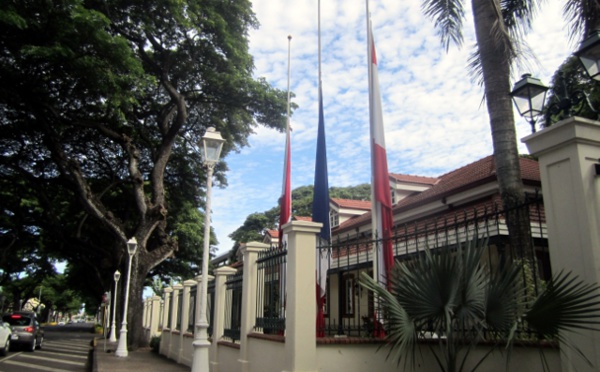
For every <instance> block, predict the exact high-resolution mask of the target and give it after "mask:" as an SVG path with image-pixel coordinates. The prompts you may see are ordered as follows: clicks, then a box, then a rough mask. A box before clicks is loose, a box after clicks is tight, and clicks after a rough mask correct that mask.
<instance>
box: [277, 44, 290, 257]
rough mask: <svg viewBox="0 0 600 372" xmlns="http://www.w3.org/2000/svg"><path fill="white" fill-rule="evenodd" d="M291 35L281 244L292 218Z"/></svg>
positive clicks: (280, 230)
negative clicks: (286, 226)
mask: <svg viewBox="0 0 600 372" xmlns="http://www.w3.org/2000/svg"><path fill="white" fill-rule="evenodd" d="M291 40H292V37H291V36H288V87H287V88H288V93H287V121H286V125H285V155H284V159H283V185H282V189H281V197H280V198H279V207H280V212H279V244H280V245H283V243H285V241H286V238H285V236H284V235H283V230H282V227H283V225H285V224H286V223H288V222H290V221H291V219H292V151H291V149H292V147H291V146H292V145H291V138H290V43H291Z"/></svg>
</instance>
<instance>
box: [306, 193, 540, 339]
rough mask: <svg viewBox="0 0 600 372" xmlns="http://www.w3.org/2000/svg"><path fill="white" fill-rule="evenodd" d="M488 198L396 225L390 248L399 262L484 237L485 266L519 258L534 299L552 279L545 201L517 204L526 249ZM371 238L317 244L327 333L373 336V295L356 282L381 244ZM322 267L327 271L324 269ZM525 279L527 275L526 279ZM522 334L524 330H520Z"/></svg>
mask: <svg viewBox="0 0 600 372" xmlns="http://www.w3.org/2000/svg"><path fill="white" fill-rule="evenodd" d="M495 201H498V200H494V199H490V200H489V203H480V204H477V206H475V207H466V208H462V209H460V208H456V209H455V210H454V211H452V212H451V213H446V214H444V215H442V216H438V217H437V218H430V219H423V220H418V221H414V222H411V223H409V224H404V225H401V226H397V227H396V230H395V232H394V235H393V238H392V247H393V251H394V256H395V259H396V260H397V261H409V260H414V259H418V257H419V255H420V253H422V252H424V251H425V250H426V249H432V250H435V249H439V248H443V247H451V246H455V245H456V244H457V243H464V242H467V241H469V240H472V239H473V238H482V237H485V238H486V239H487V241H488V244H487V247H486V252H485V254H484V259H485V260H486V264H487V265H491V266H493V265H502V264H503V263H504V262H506V260H522V262H524V263H525V264H524V265H523V277H524V278H528V279H527V281H529V282H528V283H525V282H524V286H526V287H527V290H528V291H530V292H532V293H531V296H532V297H533V298H535V296H537V293H538V292H539V290H540V285H541V284H543V282H544V281H545V280H547V279H549V277H550V272H551V271H550V261H549V255H548V242H547V234H546V224H545V215H544V208H543V201H542V198H541V196H540V195H537V194H536V195H532V196H530V197H529V198H528V199H527V201H526V202H525V204H523V205H522V206H519V207H518V208H520V209H522V211H524V212H525V213H527V214H528V216H529V221H530V234H531V242H532V244H531V245H530V249H526V248H524V247H523V246H519V247H512V246H511V245H510V241H509V236H508V227H507V221H506V220H507V215H509V213H508V212H510V211H504V210H503V209H502V208H500V207H498V206H497V205H496V204H495V203H494V202H495ZM380 243H381V242H379V241H373V240H371V239H370V236H364V235H356V236H346V237H344V238H343V239H342V238H341V237H338V239H337V241H335V242H334V243H333V244H331V245H328V246H322V247H317V249H319V250H320V251H321V252H320V254H319V255H318V256H319V257H320V260H326V262H325V263H322V262H320V263H318V264H317V268H318V270H319V269H320V268H323V270H326V271H327V289H326V299H325V301H324V307H323V313H324V318H325V322H324V323H325V326H324V330H323V331H324V332H322V334H324V335H325V336H333V335H346V336H362V337H371V336H372V335H373V330H374V326H373V325H374V321H373V318H374V315H373V314H374V302H375V301H374V298H373V295H372V293H371V292H370V291H367V290H365V289H363V288H362V287H361V286H360V285H359V284H358V279H359V277H360V275H361V273H363V272H366V273H367V274H368V275H370V276H372V274H373V255H374V254H375V253H376V250H374V247H375V246H377V244H380ZM324 268H326V269H324ZM524 280H525V279H524ZM522 331H524V332H526V330H522Z"/></svg>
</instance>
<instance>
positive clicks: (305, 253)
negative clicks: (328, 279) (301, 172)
mask: <svg viewBox="0 0 600 372" xmlns="http://www.w3.org/2000/svg"><path fill="white" fill-rule="evenodd" d="M322 226H323V224H321V223H315V222H307V221H292V222H290V223H288V224H286V225H284V226H283V234H284V235H285V234H287V236H288V248H287V249H288V253H287V265H288V267H287V278H286V291H287V294H286V296H287V297H286V298H287V300H286V316H285V362H286V366H285V370H284V371H285V372H300V371H302V372H316V371H317V334H316V325H317V323H316V322H317V304H316V292H315V291H316V274H315V272H316V271H315V270H316V263H315V261H316V252H317V246H316V241H317V240H316V234H318V233H319V231H321V227H322Z"/></svg>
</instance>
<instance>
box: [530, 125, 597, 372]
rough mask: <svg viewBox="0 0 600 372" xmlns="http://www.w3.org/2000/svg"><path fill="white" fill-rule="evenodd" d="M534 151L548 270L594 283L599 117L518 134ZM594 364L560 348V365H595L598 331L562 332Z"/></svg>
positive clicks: (571, 367) (582, 370)
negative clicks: (542, 198) (522, 135)
mask: <svg viewBox="0 0 600 372" xmlns="http://www.w3.org/2000/svg"><path fill="white" fill-rule="evenodd" d="M522 141H523V142H524V143H525V144H526V145H527V147H528V148H529V152H530V153H531V154H532V155H534V156H536V157H538V159H539V164H540V174H541V178H542V192H543V196H544V210H545V213H546V224H547V227H548V243H549V250H550V262H551V265H552V271H553V272H554V273H558V272H560V271H561V270H565V271H572V272H573V273H574V274H576V275H578V276H579V277H580V278H581V279H582V280H584V281H585V282H587V283H596V284H598V283H600V228H599V226H600V176H598V175H597V174H596V169H597V168H596V164H598V163H599V162H600V122H598V121H592V120H588V119H583V118H579V117H573V118H569V119H565V120H563V121H560V122H558V123H557V124H555V125H553V126H550V127H547V128H544V129H543V130H541V131H539V132H537V133H534V134H532V135H530V136H527V137H525V138H523V140H522ZM563 336H565V337H566V338H567V339H568V340H569V341H570V342H571V343H574V344H575V346H576V347H577V348H579V350H581V351H582V352H583V354H584V355H585V356H586V357H587V358H588V359H589V360H590V361H591V362H592V364H593V365H594V366H593V367H590V366H589V365H587V363H585V362H584V361H583V359H582V358H581V357H580V356H579V355H577V352H576V351H574V350H572V349H570V348H565V347H562V348H561V359H562V371H563V372H569V371H579V372H586V371H590V372H591V371H598V370H599V369H600V334H599V333H598V332H590V331H582V330H578V331H577V334H575V333H567V334H564V335H563Z"/></svg>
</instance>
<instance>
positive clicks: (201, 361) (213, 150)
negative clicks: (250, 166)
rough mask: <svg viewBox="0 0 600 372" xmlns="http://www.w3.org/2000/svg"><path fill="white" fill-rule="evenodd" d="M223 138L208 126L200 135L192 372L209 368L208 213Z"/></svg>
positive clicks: (202, 371) (201, 371) (199, 371)
mask: <svg viewBox="0 0 600 372" xmlns="http://www.w3.org/2000/svg"><path fill="white" fill-rule="evenodd" d="M224 142H225V140H224V139H223V137H221V133H219V132H217V131H216V130H215V128H213V127H210V128H208V129H207V130H206V133H205V134H204V137H202V149H203V151H202V154H203V161H204V165H205V166H206V168H207V176H206V177H207V180H206V216H205V218H204V249H203V251H202V277H201V279H200V280H201V283H200V301H196V304H197V305H196V306H199V308H198V309H197V311H196V313H197V314H199V316H198V317H197V318H196V324H195V325H194V342H193V343H192V346H193V347H194V355H193V360H192V372H205V371H208V370H209V360H208V348H209V347H210V342H209V341H208V317H207V314H206V306H207V302H208V260H209V256H208V253H209V250H210V213H211V196H212V195H211V193H212V176H213V171H214V168H215V165H216V164H217V163H218V162H219V157H220V156H221V150H222V149H223V143H224Z"/></svg>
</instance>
